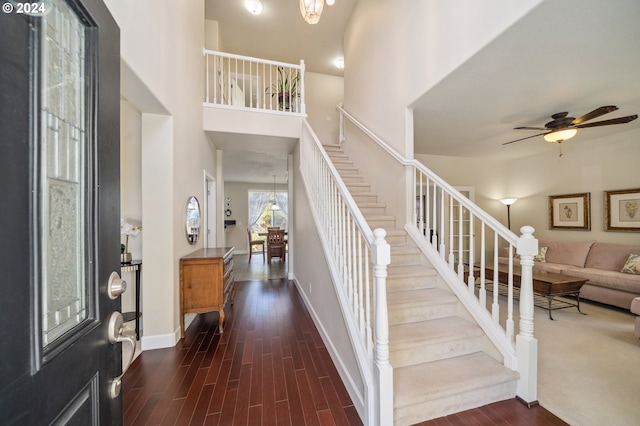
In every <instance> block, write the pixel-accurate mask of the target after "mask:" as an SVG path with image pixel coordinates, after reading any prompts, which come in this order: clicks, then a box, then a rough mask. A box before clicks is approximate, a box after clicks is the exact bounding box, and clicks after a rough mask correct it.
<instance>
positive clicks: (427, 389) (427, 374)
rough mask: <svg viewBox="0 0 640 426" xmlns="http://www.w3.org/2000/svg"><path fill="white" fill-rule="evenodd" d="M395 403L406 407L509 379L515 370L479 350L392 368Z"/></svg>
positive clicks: (512, 377) (511, 379)
mask: <svg viewBox="0 0 640 426" xmlns="http://www.w3.org/2000/svg"><path fill="white" fill-rule="evenodd" d="M393 374H394V378H393V382H394V393H395V406H396V407H406V406H410V405H414V404H419V403H422V402H424V401H429V400H437V399H440V398H445V397H448V396H451V395H455V394H462V393H464V392H470V391H474V390H477V391H478V392H482V389H483V388H485V387H489V386H493V385H499V384H502V383H505V384H507V383H509V382H513V381H514V380H517V379H518V377H519V376H518V373H517V372H515V371H512V370H510V369H508V368H506V367H505V366H503V365H502V364H501V363H499V362H498V361H496V360H495V359H493V358H491V357H490V356H489V355H486V354H484V353H482V352H478V353H474V354H470V355H464V356H460V357H455V358H449V359H444V360H441V361H434V362H426V363H423V364H418V365H412V366H408V367H401V368H396V369H394V371H393Z"/></svg>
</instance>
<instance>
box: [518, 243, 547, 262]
mask: <svg viewBox="0 0 640 426" xmlns="http://www.w3.org/2000/svg"><path fill="white" fill-rule="evenodd" d="M547 250H549V247H547V246H542V247H538V254H536V255H535V256H533V260H534V261H538V262H545V263H546V262H547V261H546V260H545V257H546V255H547ZM516 259H520V255H519V254H516Z"/></svg>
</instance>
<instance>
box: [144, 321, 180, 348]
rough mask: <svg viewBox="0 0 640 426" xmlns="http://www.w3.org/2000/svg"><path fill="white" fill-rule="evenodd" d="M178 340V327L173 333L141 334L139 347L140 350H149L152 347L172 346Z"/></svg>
mask: <svg viewBox="0 0 640 426" xmlns="http://www.w3.org/2000/svg"><path fill="white" fill-rule="evenodd" d="M178 340H180V327H178V328H177V329H176V330H175V331H174V332H173V334H158V335H155V336H142V338H141V339H140V348H141V350H142V351H150V350H152V349H163V348H172V347H174V346H175V345H176V343H178Z"/></svg>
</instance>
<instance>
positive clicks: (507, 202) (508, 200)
mask: <svg viewBox="0 0 640 426" xmlns="http://www.w3.org/2000/svg"><path fill="white" fill-rule="evenodd" d="M516 201H518V199H517V198H503V199H501V200H500V202H501V203H502V204H504V205H505V206H507V228H509V230H511V205H512V204H513V203H515V202H516Z"/></svg>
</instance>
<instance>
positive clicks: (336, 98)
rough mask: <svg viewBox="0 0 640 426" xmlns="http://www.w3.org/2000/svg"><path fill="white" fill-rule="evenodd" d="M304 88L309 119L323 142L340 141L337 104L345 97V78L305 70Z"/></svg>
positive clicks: (332, 142) (333, 142)
mask: <svg viewBox="0 0 640 426" xmlns="http://www.w3.org/2000/svg"><path fill="white" fill-rule="evenodd" d="M304 89H305V95H306V103H307V116H308V117H307V121H309V124H311V127H312V128H313V131H314V132H315V133H316V135H317V136H318V139H320V142H322V143H323V144H335V143H338V137H339V134H340V121H339V119H338V113H337V111H336V105H338V104H339V103H341V102H342V101H343V99H344V79H343V78H342V77H336V76H332V75H326V74H317V73H312V72H305V74H304Z"/></svg>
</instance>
